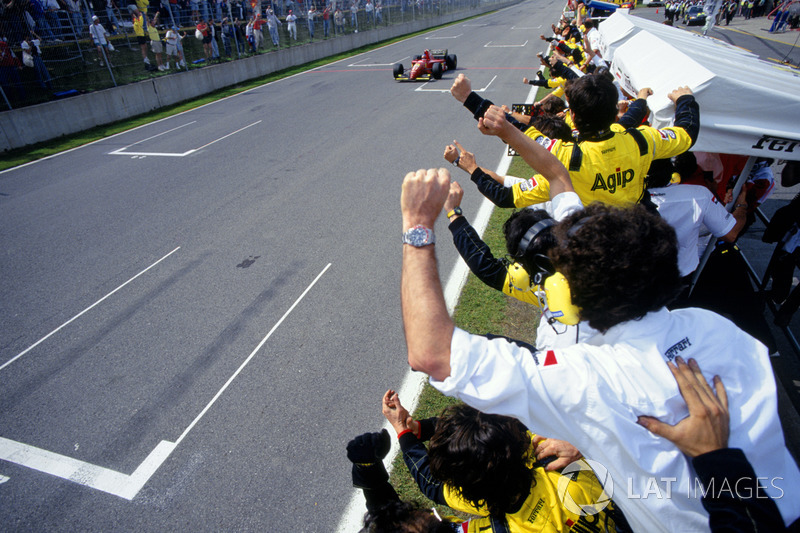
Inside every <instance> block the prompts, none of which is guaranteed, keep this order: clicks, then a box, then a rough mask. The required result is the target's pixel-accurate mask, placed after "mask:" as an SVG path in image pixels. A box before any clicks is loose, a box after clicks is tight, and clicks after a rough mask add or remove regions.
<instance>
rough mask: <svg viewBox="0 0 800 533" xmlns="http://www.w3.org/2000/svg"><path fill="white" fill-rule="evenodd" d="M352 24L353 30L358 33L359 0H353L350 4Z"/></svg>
mask: <svg viewBox="0 0 800 533" xmlns="http://www.w3.org/2000/svg"><path fill="white" fill-rule="evenodd" d="M350 25H351V26H352V27H353V31H354V32H355V33H358V0H353V3H352V4H350Z"/></svg>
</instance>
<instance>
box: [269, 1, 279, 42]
mask: <svg viewBox="0 0 800 533" xmlns="http://www.w3.org/2000/svg"><path fill="white" fill-rule="evenodd" d="M280 27H281V21H280V20H278V17H276V16H275V12H274V11H272V8H270V9H268V10H267V29H268V30H269V37H270V39H272V45H273V46H279V45H280V37H279V35H278V28H280Z"/></svg>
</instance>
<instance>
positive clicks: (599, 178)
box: [591, 168, 634, 194]
mask: <svg viewBox="0 0 800 533" xmlns="http://www.w3.org/2000/svg"><path fill="white" fill-rule="evenodd" d="M633 176H634V172H633V169H632V168H629V169H626V170H623V171H622V172H620V169H619V168H618V169H617V171H616V172H615V173H613V174H610V175H608V176H605V177H603V175H602V174H601V173H599V172H598V173H597V175H596V176H595V177H594V184H593V185H592V189H591V190H592V191H607V192H609V193H611V194H614V193H615V192H616V191H617V188H618V187H619V188H621V189H624V188H625V186H626V185H627V184H628V183H630V182H632V181H633Z"/></svg>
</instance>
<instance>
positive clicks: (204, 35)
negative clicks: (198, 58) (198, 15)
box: [195, 19, 213, 61]
mask: <svg viewBox="0 0 800 533" xmlns="http://www.w3.org/2000/svg"><path fill="white" fill-rule="evenodd" d="M195 32H196V33H197V32H199V33H197V35H198V36H199V37H200V41H201V42H202V43H203V53H204V54H205V56H206V61H210V60H211V39H212V38H213V37H212V36H211V28H210V27H209V26H208V22H206V19H202V20H200V22H198V23H197V26H196V27H195Z"/></svg>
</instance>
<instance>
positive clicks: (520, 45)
mask: <svg viewBox="0 0 800 533" xmlns="http://www.w3.org/2000/svg"><path fill="white" fill-rule="evenodd" d="M493 42H494V41H489V42H488V43H486V44H484V45H483V47H484V48H525V46H527V44H528V41H525V42H524V43H522V44H492V43H493Z"/></svg>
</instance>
